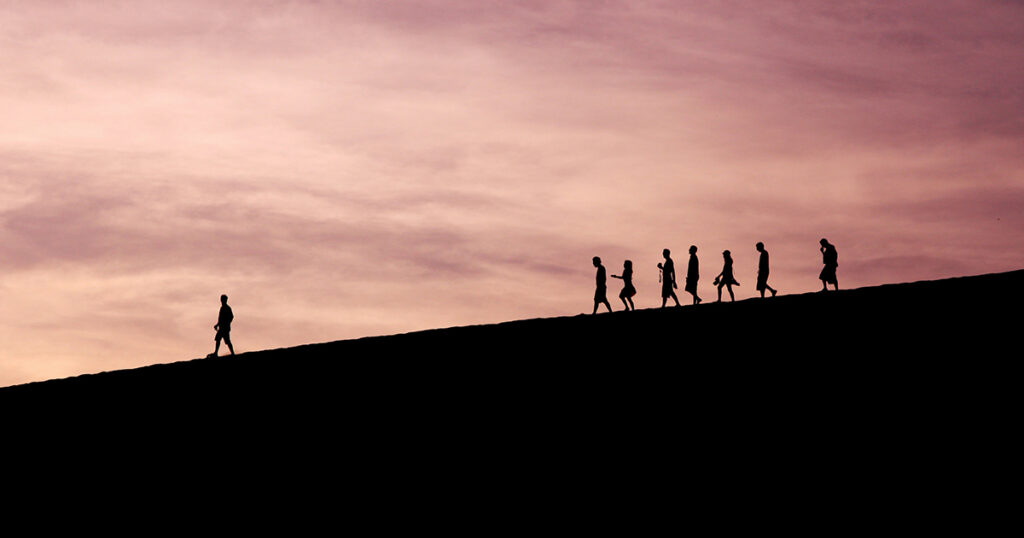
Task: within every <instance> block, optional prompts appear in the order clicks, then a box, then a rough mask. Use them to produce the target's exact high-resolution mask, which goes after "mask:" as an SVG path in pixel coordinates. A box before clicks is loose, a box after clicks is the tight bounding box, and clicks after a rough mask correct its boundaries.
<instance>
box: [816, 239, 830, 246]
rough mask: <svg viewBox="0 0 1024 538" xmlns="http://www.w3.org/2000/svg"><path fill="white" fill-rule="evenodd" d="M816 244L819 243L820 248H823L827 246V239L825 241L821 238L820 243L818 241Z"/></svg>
mask: <svg viewBox="0 0 1024 538" xmlns="http://www.w3.org/2000/svg"><path fill="white" fill-rule="evenodd" d="M818 243H820V244H821V246H825V245H827V244H828V239H825V238H824V237H822V238H821V241H818Z"/></svg>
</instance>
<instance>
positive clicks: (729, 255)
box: [722, 250, 732, 260]
mask: <svg viewBox="0 0 1024 538" xmlns="http://www.w3.org/2000/svg"><path fill="white" fill-rule="evenodd" d="M722 257H723V258H725V259H727V260H728V259H731V258H732V253H731V252H729V251H728V250H723V251H722Z"/></svg>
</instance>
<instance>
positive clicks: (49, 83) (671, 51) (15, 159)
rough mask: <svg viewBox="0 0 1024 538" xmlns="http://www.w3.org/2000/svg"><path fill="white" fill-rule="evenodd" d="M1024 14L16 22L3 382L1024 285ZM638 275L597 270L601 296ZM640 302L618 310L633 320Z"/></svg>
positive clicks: (734, 5) (593, 5)
mask: <svg viewBox="0 0 1024 538" xmlns="http://www.w3.org/2000/svg"><path fill="white" fill-rule="evenodd" d="M1022 65H1024V4H1022V3H1020V2H1011V1H1002V2H999V1H992V2H944V1H930V0H920V1H904V2H728V1H727V2H682V1H677V2H636V1H632V2H553V1H543V2H483V1H479V0H466V1H444V2H442V1H430V2H422V1H419V2H415V3H414V2H384V1H380V2H377V1H372V2H241V1H238V2H213V1H210V0H205V1H197V2H191V1H175V2H165V1H154V2H148V1H138V0H136V1H130V2H102V1H95V2H67V3H65V2H53V1H47V2H35V1H26V2H16V1H15V2H11V1H7V2H3V3H0V110H2V111H3V116H2V117H3V120H4V121H3V129H0V386H2V385H10V384H15V383H22V382H27V381H33V380H41V379H48V378H52V377H64V376H69V375H77V374H80V373H87V372H97V371H102V370H111V369H119V368H129V367H135V366H141V365H145V364H151V363H156V362H170V361H175V360H183V359H190V358H194V357H199V356H203V355H205V354H206V353H209V352H210V351H212V346H213V341H212V338H213V330H212V325H213V323H214V322H215V321H216V315H217V308H218V306H219V301H218V297H219V295H220V294H221V293H226V294H228V295H229V296H230V297H231V300H230V303H231V304H232V306H233V308H234V311H235V316H236V322H235V324H234V327H233V329H234V330H233V332H232V339H233V340H234V342H235V345H236V349H237V350H238V351H251V350H258V349H265V348H274V347H283V346H291V345H296V344H302V343H307V342H315V341H329V340H337V339H342V338H351V337H359V336H366V335H374V334H388V333H395V332H405V331H410V330H417V329H426V328H433V327H443V326H451V325H465V324H476V323H488V322H495V321H503V320H509V319H518V318H527V317H539V316H557V315H573V314H578V313H580V312H584V311H586V312H589V311H590V309H591V307H592V303H591V299H592V295H593V272H594V270H593V267H592V266H591V265H590V258H591V257H592V256H595V255H598V256H601V257H602V258H603V259H604V260H605V264H606V266H607V267H608V269H609V272H610V273H617V272H619V270H620V269H621V267H622V260H623V259H625V258H629V259H631V260H633V262H634V266H635V268H636V277H635V279H636V285H637V288H638V290H639V295H638V296H637V298H636V300H637V303H638V304H637V306H638V307H651V306H656V305H659V304H660V298H659V287H658V283H657V269H656V268H655V264H656V263H657V262H658V261H660V252H661V250H662V248H666V247H668V248H671V249H672V250H673V252H674V257H675V259H676V263H677V265H680V266H685V260H686V255H685V251H686V248H687V247H688V246H689V245H690V244H696V245H697V246H698V247H699V248H700V253H699V254H700V256H701V265H702V273H703V276H704V278H703V280H702V282H701V294H702V295H703V296H704V297H705V298H709V297H711V298H713V289H712V287H711V277H713V276H714V274H715V273H717V272H718V270H719V269H720V267H721V251H722V250H724V249H730V250H731V251H732V253H733V258H734V259H735V262H736V273H737V274H736V277H737V279H738V280H739V281H740V282H741V283H742V286H741V287H739V288H737V292H738V296H737V298H738V299H739V298H747V297H750V296H752V295H753V294H754V293H755V292H754V289H753V284H754V280H755V278H754V275H755V271H756V265H757V257H756V252H755V251H754V243H756V242H757V241H764V242H765V244H766V245H767V248H768V250H769V251H770V252H771V255H772V284H773V286H775V287H777V288H779V289H780V290H781V292H782V293H801V292H807V291H813V290H815V289H818V288H819V287H820V283H819V282H818V281H817V274H818V271H819V270H820V266H821V263H820V262H821V257H820V255H819V253H818V250H817V242H818V239H820V238H821V237H827V238H829V239H830V240H831V241H832V242H833V243H835V244H836V245H837V247H838V250H839V257H840V260H839V261H840V267H839V280H840V284H841V285H842V286H843V287H846V288H850V287H859V286H865V285H873V284H880V283H886V282H902V281H912V280H921V279H933V278H941V277H949V276H958V275H965V274H977V273H986V272H996V271H1006V270H1012V269H1019V268H1022V267H1024V211H1022V210H1024V172H1022V170H1024V167H1022V164H1024V112H1022V111H1024V70H1022V69H1021V66H1022ZM618 289H619V283H618V282H617V281H612V282H611V283H610V288H609V291H610V295H611V296H612V299H613V300H614V299H615V296H616V295H617V293H618ZM614 306H615V307H616V308H620V305H614Z"/></svg>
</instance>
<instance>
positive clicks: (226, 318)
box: [207, 295, 235, 358]
mask: <svg viewBox="0 0 1024 538" xmlns="http://www.w3.org/2000/svg"><path fill="white" fill-rule="evenodd" d="M233 319H235V315H234V314H233V313H232V312H231V307H230V306H228V296H227V295H221V296H220V314H218V315H217V324H216V325H214V326H213V328H214V330H216V331H217V336H214V337H213V341H214V342H216V346H214V348H213V353H210V354H209V355H207V357H208V358H213V357H216V356H217V353H218V352H219V351H220V341H221V339H222V338H223V339H224V343H225V344H227V345H228V349H229V350H231V354H232V355H234V354H235V348H234V347H232V345H231V321H232V320H233Z"/></svg>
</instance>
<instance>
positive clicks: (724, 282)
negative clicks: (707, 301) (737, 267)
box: [715, 250, 740, 302]
mask: <svg viewBox="0 0 1024 538" xmlns="http://www.w3.org/2000/svg"><path fill="white" fill-rule="evenodd" d="M722 258H724V259H725V262H724V263H723V264H722V272H721V273H718V276H716V277H715V285H716V286H718V302H722V286H725V287H726V288H728V290H729V300H730V301H735V300H736V296H735V295H733V293H732V287H733V286H734V285H735V286H739V285H740V283H739V282H736V279H735V278H733V276H732V254H731V253H730V252H729V251H728V250H724V251H722Z"/></svg>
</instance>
